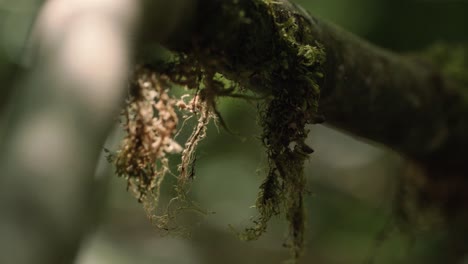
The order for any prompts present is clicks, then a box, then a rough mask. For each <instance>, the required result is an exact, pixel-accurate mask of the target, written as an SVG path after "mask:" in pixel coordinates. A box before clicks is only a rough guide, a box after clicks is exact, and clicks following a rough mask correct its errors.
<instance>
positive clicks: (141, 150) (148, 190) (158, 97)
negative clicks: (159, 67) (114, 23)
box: [115, 68, 182, 213]
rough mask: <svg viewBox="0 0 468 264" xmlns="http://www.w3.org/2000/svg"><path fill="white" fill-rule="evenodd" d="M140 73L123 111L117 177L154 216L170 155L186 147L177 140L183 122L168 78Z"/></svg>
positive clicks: (149, 73)
mask: <svg viewBox="0 0 468 264" xmlns="http://www.w3.org/2000/svg"><path fill="white" fill-rule="evenodd" d="M136 72H137V73H136V76H137V78H136V79H135V80H134V81H133V82H132V83H131V87H130V94H129V97H128V99H127V102H126V107H125V108H124V111H123V117H124V120H123V123H124V124H123V128H124V130H125V133H126V136H125V138H124V139H123V140H122V144H121V148H120V150H119V151H118V152H117V154H116V156H115V165H116V173H117V175H119V176H121V177H124V178H125V179H126V180H127V182H128V189H129V190H130V191H131V192H132V193H133V194H134V195H135V196H136V197H137V198H138V201H139V202H141V203H143V204H144V205H145V208H146V209H147V211H148V213H151V212H152V211H153V210H154V208H155V207H156V206H157V203H158V197H159V190H160V187H161V183H162V181H163V179H164V176H165V175H166V173H167V172H168V170H169V169H168V158H167V154H171V153H179V152H181V151H182V147H181V146H180V145H179V144H178V143H177V142H175V141H174V139H173V136H174V134H175V133H176V129H177V125H178V123H179V119H178V117H177V113H176V111H175V104H176V100H174V99H172V98H170V97H169V95H168V93H167V82H168V80H167V77H165V76H158V75H156V74H155V73H152V72H149V71H147V70H145V69H143V68H139V69H137V71H136Z"/></svg>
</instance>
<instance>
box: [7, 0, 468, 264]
mask: <svg viewBox="0 0 468 264" xmlns="http://www.w3.org/2000/svg"><path fill="white" fill-rule="evenodd" d="M36 2H37V1H36ZM36 2H35V1H27V0H21V1H20V0H16V1H11V0H0V92H1V93H2V96H1V99H0V106H1V105H2V104H3V103H4V100H5V98H7V96H6V95H7V94H8V91H9V90H10V89H11V87H10V86H11V85H12V84H11V82H12V79H13V77H14V76H15V74H14V72H15V71H16V70H17V69H19V68H20V67H19V65H23V64H24V59H25V58H22V57H20V56H19V55H20V54H21V52H23V51H25V50H26V47H25V46H24V43H25V39H26V36H27V33H28V32H29V30H30V26H31V24H32V19H33V17H34V14H35V10H36V7H37V3H36ZM297 2H298V3H299V4H301V5H302V6H303V7H305V8H306V9H307V10H310V12H311V13H312V14H314V15H317V16H319V17H321V18H324V19H326V20H329V21H331V22H333V23H336V24H338V25H339V26H341V27H343V28H345V29H347V30H349V31H351V32H353V33H355V34H357V35H359V36H361V37H364V38H366V39H368V40H370V41H371V42H373V43H375V44H377V45H380V46H383V47H386V48H389V49H392V50H397V51H410V50H420V49H423V48H426V47H427V46H429V45H430V44H432V43H434V42H449V43H463V42H466V41H467V40H468V27H467V26H466V25H468V16H467V15H466V14H468V1H463V0H458V1H457V0H452V1H444V0H353V1H351V0H298V1H297ZM443 56H445V55H443ZM453 56H458V55H453ZM465 58H466V56H465ZM442 59H443V58H442ZM461 63H464V64H466V60H465V61H462V62H461ZM219 105H220V112H221V113H222V115H223V117H224V118H225V120H226V122H227V124H228V126H229V127H230V128H231V129H232V130H234V132H236V133H238V134H239V135H240V136H235V135H232V134H229V133H227V132H225V131H222V130H221V131H217V129H216V128H215V127H214V126H211V127H210V128H209V130H208V137H207V139H206V140H205V141H203V142H202V143H201V144H200V147H199V152H198V153H197V167H196V180H195V181H194V183H193V186H192V190H191V195H192V196H193V198H194V200H196V201H198V202H199V203H200V205H201V206H202V207H204V208H206V209H207V210H209V211H211V212H214V213H213V214H210V215H208V216H207V217H204V218H200V217H199V216H198V215H192V214H190V213H187V214H186V216H185V217H184V218H183V219H180V222H181V224H184V225H187V226H190V227H191V228H190V229H191V231H192V232H193V233H192V238H191V239H188V240H186V239H181V238H168V237H161V236H160V234H159V233H158V232H157V231H155V230H154V229H153V228H152V227H151V225H150V224H149V222H148V220H147V219H146V218H145V214H144V212H143V210H142V209H141V207H140V205H139V204H137V203H136V201H135V200H134V199H133V197H132V196H131V195H130V194H128V193H126V192H125V191H124V190H125V184H126V183H125V182H124V181H122V180H121V179H118V178H117V177H113V178H112V181H111V186H110V192H109V193H110V195H109V197H108V206H107V208H106V209H105V212H104V216H103V221H102V225H101V226H100V227H99V229H98V231H97V232H96V234H94V235H92V236H91V237H89V239H88V241H86V243H85V246H84V247H83V250H82V252H81V253H80V254H79V257H78V260H77V264H94V263H96V264H97V263H100V264H105V263H117V264H120V263H121V264H125V263H167V264H171V263H173V264H185V263H187V264H189V263H190V264H195V263H202V264H209V263H220V262H222V263H225V264H231V263H232V264H237V263H281V261H282V260H284V259H286V258H287V256H288V251H287V250H286V249H283V248H281V246H279V244H280V241H282V239H283V235H284V232H285V230H286V229H285V223H284V222H283V221H282V220H281V219H275V220H274V221H273V223H271V224H270V227H269V229H268V233H267V234H266V236H264V237H262V238H261V239H260V240H259V241H256V242H250V243H245V242H241V241H239V240H238V239H237V238H236V237H235V235H234V234H233V233H232V232H231V231H230V229H229V227H228V225H229V224H231V225H233V226H234V227H236V228H243V227H245V226H248V225H249V223H250V217H251V216H254V215H255V214H256V210H255V209H253V208H250V207H251V206H252V205H253V204H254V203H255V199H256V193H257V190H258V186H259V185H260V183H261V180H262V179H263V177H264V175H265V173H266V163H265V162H266V156H265V155H264V149H263V148H262V147H261V144H260V142H259V136H260V133H261V132H260V129H259V127H258V125H257V121H256V118H257V117H256V110H257V108H256V106H255V104H252V103H247V102H244V101H240V100H234V99H223V100H222V101H221V102H220V104H219ZM311 130H312V132H311V135H310V137H309V139H308V143H309V144H310V145H311V146H313V147H314V149H315V150H316V152H315V153H314V154H313V155H312V157H311V158H310V161H309V163H308V165H307V168H306V174H307V175H308V186H307V189H308V190H309V192H310V195H309V196H308V197H307V198H306V202H307V205H306V206H307V207H308V208H307V212H308V215H307V218H308V224H307V227H308V231H307V232H308V234H307V238H308V242H307V246H306V247H307V248H306V250H305V251H306V252H305V254H306V255H305V257H304V258H303V259H302V261H301V263H326V264H339V263H343V264H349V263H364V261H365V260H366V259H367V258H368V257H369V256H372V255H375V260H376V262H375V263H379V264H380V263H382V264H384V263H429V264H430V263H444V259H445V258H446V257H447V256H448V255H450V252H451V251H450V250H451V249H450V248H449V247H447V246H445V247H442V246H441V245H443V244H444V243H443V241H444V237H445V235H446V234H445V233H444V232H442V231H441V232H437V233H429V234H424V235H423V236H415V237H411V236H408V235H405V234H402V233H399V232H397V231H395V232H391V233H388V235H389V237H388V238H387V239H381V238H380V239H376V236H377V234H379V233H380V232H381V231H382V230H383V228H384V227H385V226H386V223H388V222H389V221H391V220H392V201H393V199H394V185H395V180H394V179H396V178H397V177H398V175H399V173H400V172H401V166H402V164H401V161H400V160H399V158H398V157H396V155H395V154H393V153H391V152H390V151H387V150H383V149H382V148H381V147H378V146H377V147H375V146H371V145H369V144H368V143H363V142H358V141H357V140H356V139H353V138H351V137H349V136H346V135H343V134H341V133H339V132H335V131H332V130H330V129H328V128H324V127H319V126H314V127H311ZM188 133H189V132H188V131H186V132H185V134H182V135H181V137H182V138H184V137H187V136H188ZM109 144H110V143H109ZM111 145H112V144H111ZM106 147H110V146H106ZM172 171H174V172H175V171H176V167H175V164H173V165H172ZM174 183H175V180H174V179H169V181H168V183H166V184H165V186H166V187H167V188H166V189H163V190H162V192H163V197H162V199H168V197H169V196H170V192H171V189H172V188H171V186H170V185H171V184H174Z"/></svg>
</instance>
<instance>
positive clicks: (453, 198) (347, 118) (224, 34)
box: [165, 0, 468, 221]
mask: <svg viewBox="0 0 468 264" xmlns="http://www.w3.org/2000/svg"><path fill="white" fill-rule="evenodd" d="M197 7H198V9H197V11H196V12H195V13H194V14H196V15H195V16H194V17H193V18H192V19H191V20H188V21H190V23H188V24H186V27H181V29H183V30H181V31H179V32H176V34H175V35H174V36H178V37H177V38H176V41H171V40H170V39H169V41H167V42H166V43H165V45H166V46H167V47H169V48H170V49H173V50H177V51H183V52H187V53H193V52H196V53H198V54H202V56H203V57H204V58H205V60H207V61H210V63H211V64H212V65H213V67H215V68H216V69H218V71H219V72H221V73H223V74H224V75H226V76H227V77H229V78H230V79H233V80H236V81H238V82H240V83H241V84H243V85H244V86H245V87H247V88H249V89H251V90H253V91H256V92H260V93H264V94H271V93H272V92H273V91H272V89H274V88H275V87H278V86H283V87H285V89H288V91H291V93H294V91H295V88H297V85H298V83H301V81H300V80H303V79H308V78H310V77H311V75H314V74H316V71H318V70H319V69H318V68H317V67H309V68H305V69H306V70H305V71H304V69H302V70H300V71H297V68H294V67H290V68H289V69H290V70H289V71H288V67H286V70H285V69H284V68H283V70H282V71H281V74H282V76H278V74H277V71H276V72H275V66H272V65H278V64H282V63H283V64H284V63H285V59H284V58H285V57H286V58H287V57H297V53H298V52H300V51H299V50H300V48H301V47H305V46H307V45H310V46H314V47H317V46H320V47H323V48H324V50H325V53H326V61H325V62H324V63H323V64H322V65H321V67H320V71H321V72H323V74H324V77H323V78H322V79H321V81H320V82H319V85H320V93H321V99H320V103H319V112H320V113H321V114H323V115H324V117H325V119H326V124H328V125H331V126H334V127H336V128H338V129H340V130H343V131H346V132H350V133H352V134H354V135H356V136H358V137H361V138H364V139H369V140H371V141H374V142H376V143H380V144H383V145H385V146H387V147H388V148H391V149H393V150H396V151H397V152H399V153H400V154H402V155H403V156H404V157H406V158H408V160H410V161H411V163H414V164H413V165H411V167H417V168H419V169H418V172H414V170H409V171H410V172H409V173H408V175H407V176H405V177H403V179H404V184H407V185H410V187H409V190H410V191H407V192H406V194H405V195H409V196H412V198H411V199H413V201H414V203H415V204H416V205H415V207H418V208H419V209H414V210H420V209H421V208H422V210H423V211H424V210H425V209H427V208H432V207H434V206H435V207H437V210H438V211H441V213H442V214H443V215H444V216H450V218H452V216H453V215H458V216H459V215H460V212H461V211H462V210H463V208H465V207H466V204H467V203H468V195H467V194H466V193H468V192H466V191H465V190H464V189H465V188H466V186H467V183H468V180H467V179H466V176H465V175H466V172H467V169H466V166H465V162H466V161H468V156H467V155H465V149H466V148H467V147H468V137H467V136H466V135H465V132H466V131H468V121H467V119H466V118H465V116H466V114H467V113H468V87H466V86H467V84H466V82H463V81H460V80H459V79H457V78H452V77H453V76H450V75H449V74H446V72H445V71H444V70H443V69H442V67H441V65H437V63H433V62H432V61H430V60H428V59H424V56H414V55H400V54H395V53H392V52H389V51H386V50H383V49H381V48H378V47H376V46H373V45H371V44H369V43H367V42H366V41H364V40H362V39H359V38H358V37H355V36H353V35H352V34H350V33H347V32H345V31H343V30H341V29H339V28H337V27H335V26H333V25H331V24H329V23H326V22H323V21H321V20H319V19H316V18H314V17H313V16H312V15H310V14H309V13H308V12H306V11H304V10H303V9H302V8H301V7H299V6H296V5H294V4H292V3H291V2H290V1H289V0H279V1H270V0H227V1H226V0H222V1H221V0H203V1H198V3H197ZM291 19H292V20H293V22H294V23H293V24H294V27H295V29H294V32H295V33H294V36H293V39H294V40H295V41H297V45H298V49H289V50H287V49H283V47H282V45H281V43H279V42H282V41H283V39H282V37H281V36H283V35H284V37H285V38H288V37H291V36H287V33H289V32H288V31H289V30H290V29H291V27H293V26H286V27H282V28H281V27H280V28H279V27H278V25H277V24H278V21H280V23H282V25H287V24H288V21H290V20H291ZM279 29H281V30H285V31H284V32H283V31H281V32H278V30H279ZM278 36H280V37H278ZM288 52H291V53H289V54H288ZM285 53H286V54H285ZM286 63H290V61H288V60H286ZM310 89H314V87H313V86H312V85H311V87H310ZM421 175H423V176H421ZM401 207H405V205H401ZM402 209H403V210H406V209H408V208H406V209H405V208H402ZM408 210H413V209H408ZM431 210H432V209H430V210H428V211H431ZM432 211H433V210H432ZM407 214H412V212H408V213H407ZM408 217H409V216H408ZM455 218H456V219H458V217H455ZM462 219H463V217H462ZM456 221H460V220H459V219H458V220H456Z"/></svg>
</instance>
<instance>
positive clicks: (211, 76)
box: [148, 0, 325, 262]
mask: <svg viewBox="0 0 468 264" xmlns="http://www.w3.org/2000/svg"><path fill="white" fill-rule="evenodd" d="M200 2H201V3H200V4H201V7H200V8H201V9H202V10H204V12H205V13H206V14H217V15H216V16H215V17H210V19H209V21H203V19H202V22H200V25H199V32H197V34H196V36H197V37H194V38H193V39H191V40H190V45H189V47H190V48H189V49H176V50H175V51H176V53H177V54H178V59H177V60H176V61H175V62H173V63H170V64H157V65H158V66H157V67H155V68H154V71H156V72H158V73H159V74H163V75H164V76H167V77H168V80H169V81H170V82H172V83H175V84H179V85H185V86H188V87H190V88H191V89H192V91H194V92H195V95H194V97H193V99H192V100H191V104H190V105H191V109H192V112H195V113H197V114H198V116H199V122H198V126H197V127H196V128H195V129H194V132H193V134H192V137H191V138H190V139H189V141H188V142H187V143H186V144H185V147H184V150H183V152H182V153H183V156H182V163H181V166H180V167H179V172H180V175H179V178H178V179H179V184H178V186H177V187H176V192H177V197H176V200H178V201H184V202H185V201H186V200H187V199H186V195H187V192H188V191H187V190H188V188H186V184H187V183H188V182H189V181H190V180H191V178H192V177H191V176H190V174H191V173H190V172H191V171H193V170H190V167H191V166H192V165H193V162H194V151H195V147H196V145H197V142H198V141H199V140H201V139H203V138H204V137H205V134H206V131H205V129H206V125H207V124H208V122H209V120H210V119H211V118H215V119H217V120H218V121H219V123H220V124H221V125H223V126H225V124H224V122H223V121H222V117H221V116H220V115H219V113H218V111H217V108H216V98H217V97H219V96H233V97H236V98H239V97H241V98H248V96H247V95H245V94H243V91H245V90H253V91H257V92H258V93H260V94H263V95H264V96H265V95H266V99H265V100H263V101H262V102H260V103H259V108H260V111H259V112H260V114H259V119H260V124H261V126H262V127H263V132H262V135H261V139H262V142H263V144H264V145H265V148H266V152H267V156H268V164H269V170H268V173H267V175H266V179H265V181H264V182H263V184H262V185H261V186H260V191H259V195H258V198H257V201H256V207H257V209H258V212H259V215H258V216H257V217H255V218H254V219H253V222H254V225H253V226H252V227H250V228H247V229H246V230H245V232H242V233H241V234H240V237H241V238H242V239H244V240H253V239H257V238H259V237H260V236H261V235H262V233H264V232H265V231H266V229H267V225H268V221H269V220H270V218H271V217H273V216H276V215H284V216H285V218H286V219H287V221H288V223H289V235H288V238H287V243H285V244H286V246H287V247H288V248H290V250H291V254H292V260H293V262H295V261H296V260H297V259H298V258H299V256H300V255H301V252H302V249H303V247H304V233H305V214H304V196H305V194H306V193H305V188H306V178H305V175H304V162H305V161H306V160H307V159H308V156H309V154H311V153H312V152H313V150H312V148H311V147H309V146H307V145H306V143H305V139H306V137H307V134H308V130H307V129H306V125H307V124H315V123H320V122H322V121H323V117H322V116H321V115H320V114H319V112H318V107H319V104H318V101H319V98H320V89H319V87H320V82H321V79H322V77H323V73H322V65H323V63H324V61H325V52H324V48H323V47H322V46H321V45H320V44H319V43H317V42H316V41H315V39H314V34H313V32H311V31H310V24H309V23H310V22H309V20H307V19H306V18H305V17H303V15H301V14H300V13H297V12H296V11H294V8H292V6H291V4H290V3H289V2H288V1H270V0H250V1H237V0H225V1H218V2H217V4H216V5H213V4H212V5H207V4H206V1H200ZM205 4H206V5H205ZM219 25H222V30H220V28H219ZM232 32H235V34H232ZM239 32H242V33H239ZM182 46H184V45H182ZM153 65H154V64H153ZM220 76H221V77H220ZM225 80H235V82H226V81H225ZM151 191H152V189H149V190H148V192H151ZM163 216H164V217H162V218H159V219H160V220H161V219H162V220H161V221H160V222H162V223H164V224H166V225H167V223H166V222H165V220H167V219H168V218H171V217H168V216H170V214H165V215H163Z"/></svg>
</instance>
